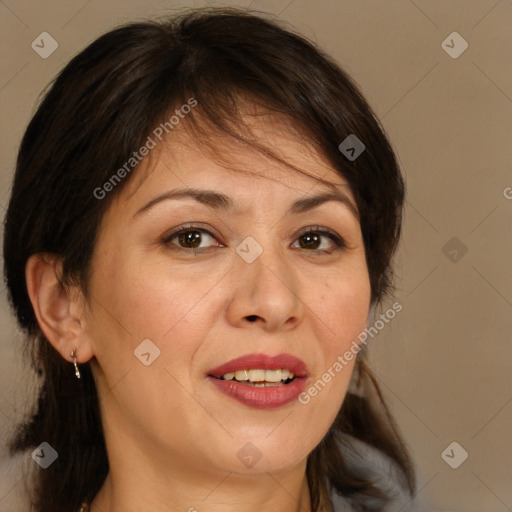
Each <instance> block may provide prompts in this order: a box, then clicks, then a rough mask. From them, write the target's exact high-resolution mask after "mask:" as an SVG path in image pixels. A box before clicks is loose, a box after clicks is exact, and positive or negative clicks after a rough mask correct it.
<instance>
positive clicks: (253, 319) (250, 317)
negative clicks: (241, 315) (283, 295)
mask: <svg viewBox="0 0 512 512" xmlns="http://www.w3.org/2000/svg"><path fill="white" fill-rule="evenodd" d="M257 319H258V316H257V315H249V316H248V317H247V320H249V322H255V321H256V320H257Z"/></svg>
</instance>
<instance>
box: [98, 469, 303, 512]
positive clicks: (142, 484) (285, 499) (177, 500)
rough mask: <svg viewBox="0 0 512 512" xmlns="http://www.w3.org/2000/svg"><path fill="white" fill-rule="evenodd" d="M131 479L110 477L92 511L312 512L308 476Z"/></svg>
mask: <svg viewBox="0 0 512 512" xmlns="http://www.w3.org/2000/svg"><path fill="white" fill-rule="evenodd" d="M140 476H141V475H137V476H135V475H133V477H132V478H130V479H125V478H124V477H121V475H116V473H115V472H112V471H111V472H110V473H109V474H108V476H107V479H106V481H105V484H104V486H103V487H102V489H101V490H100V492H99V493H98V495H97V496H96V498H95V499H94V500H93V502H92V503H91V506H90V509H89V510H90V512H109V511H112V510H123V511H124V512H134V511H136V510H151V511H152V512H178V511H179V512H184V511H186V512H200V511H202V510H208V512H235V511H236V512H238V511H240V510H244V512H261V511H262V510H279V511H282V512H311V501H310V494H309V487H308V484H307V479H306V476H305V472H304V473H303V474H302V478H297V477H296V475H290V474H280V475H271V474H270V473H268V474H267V475H260V476H258V477H253V478H251V479H247V478H240V477H238V476H235V475H233V474H229V473H227V474H225V475H216V476H215V477H213V475H212V478H211V479H209V481H208V480H206V479H204V478H203V477H202V478H201V480H197V479H195V480H194V479H193V480H188V481H186V480H185V479H182V480H180V481H177V480H174V481H171V480H170V479H167V478H165V479H162V480H165V482H166V485H165V486H162V485H161V482H160V483H157V482H155V481H150V479H147V478H139V477H140Z"/></svg>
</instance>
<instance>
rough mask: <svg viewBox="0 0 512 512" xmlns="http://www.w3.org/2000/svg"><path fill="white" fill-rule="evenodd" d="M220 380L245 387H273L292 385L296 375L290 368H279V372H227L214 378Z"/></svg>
mask: <svg viewBox="0 0 512 512" xmlns="http://www.w3.org/2000/svg"><path fill="white" fill-rule="evenodd" d="M214 378H216V379H219V380H224V381H230V380H234V381H235V382H240V383H241V384H244V385H245V386H254V387H272V386H282V385H286V384H290V382H293V381H294V380H295V374H294V373H293V372H292V371H291V370H289V369H288V368H279V369H277V370H264V369H263V368H257V369H253V368H251V369H250V370H237V371H235V372H227V373H225V374H224V375H222V376H220V377H214Z"/></svg>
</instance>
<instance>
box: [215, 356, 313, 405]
mask: <svg viewBox="0 0 512 512" xmlns="http://www.w3.org/2000/svg"><path fill="white" fill-rule="evenodd" d="M307 375H308V372H307V368H306V365H305V363H304V362H303V361H302V360H301V359H299V358H297V357H295V356H292V355H291V354H279V355H277V356H273V357H271V356H267V355H265V354H249V355H247V356H242V357H239V358H237V359H233V360H231V361H229V362H227V363H225V364H223V365H221V366H219V367H217V368H215V369H213V370H210V372H208V375H207V376H208V377H209V378H210V380H211V381H212V383H213V384H214V385H215V387H216V388H217V389H218V390H219V391H221V392H222V393H224V394H225V395H227V396H229V397H230V398H233V399H234V400H236V401H238V402H241V403H243V404H244V405H246V406H249V407H252V408H256V409H270V408H276V407H282V406H284V405H286V404H288V403H290V402H292V401H293V400H294V399H296V398H297V397H298V395H299V394H300V393H301V392H302V390H303V389H304V387H305V381H306V377H307Z"/></svg>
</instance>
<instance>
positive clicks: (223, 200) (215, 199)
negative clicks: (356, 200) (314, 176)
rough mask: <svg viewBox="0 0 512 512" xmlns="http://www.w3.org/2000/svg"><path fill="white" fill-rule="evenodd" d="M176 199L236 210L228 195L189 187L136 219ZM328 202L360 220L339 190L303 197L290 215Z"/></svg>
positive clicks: (161, 198) (154, 202) (157, 199)
mask: <svg viewBox="0 0 512 512" xmlns="http://www.w3.org/2000/svg"><path fill="white" fill-rule="evenodd" d="M176 199H194V200H195V201H197V202H198V203H201V204H204V205H206V206H209V207H210V208H213V209H215V210H225V211H233V210H235V203H234V201H233V199H232V198H231V197H229V196H227V195H226V194H223V193H221V192H216V191H214V190H204V189H197V188H190V187H187V188H179V189H175V190H171V191H170V192H165V193H164V194H161V195H159V196H157V197H155V198H154V199H152V200H151V201H149V202H148V203H146V204H145V205H144V206H143V207H142V208H141V209H140V210H138V211H137V212H136V213H135V215H134V217H136V216H138V215H141V214H143V213H145V212H147V211H148V210H150V209H151V208H153V206H155V205H157V204H159V203H161V202H162V201H167V200H176ZM328 201H336V202H338V203H342V204H343V205H345V206H346V207H347V208H348V209H349V210H350V212H351V213H352V214H353V215H354V217H355V218H356V219H358V220H359V212H358V211H357V208H356V207H355V206H354V204H353V203H352V201H351V200H350V198H349V197H348V196H347V195H346V194H345V193H344V192H342V191H341V190H338V189H336V190H333V191H332V192H324V193H321V194H317V195H314V196H308V197H303V198H301V199H297V200H296V201H294V202H293V203H292V204H291V206H290V208H289V210H288V213H289V214H299V213H305V212H307V211H309V210H312V209H314V208H316V207H318V206H320V205H322V204H324V203H326V202H328Z"/></svg>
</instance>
